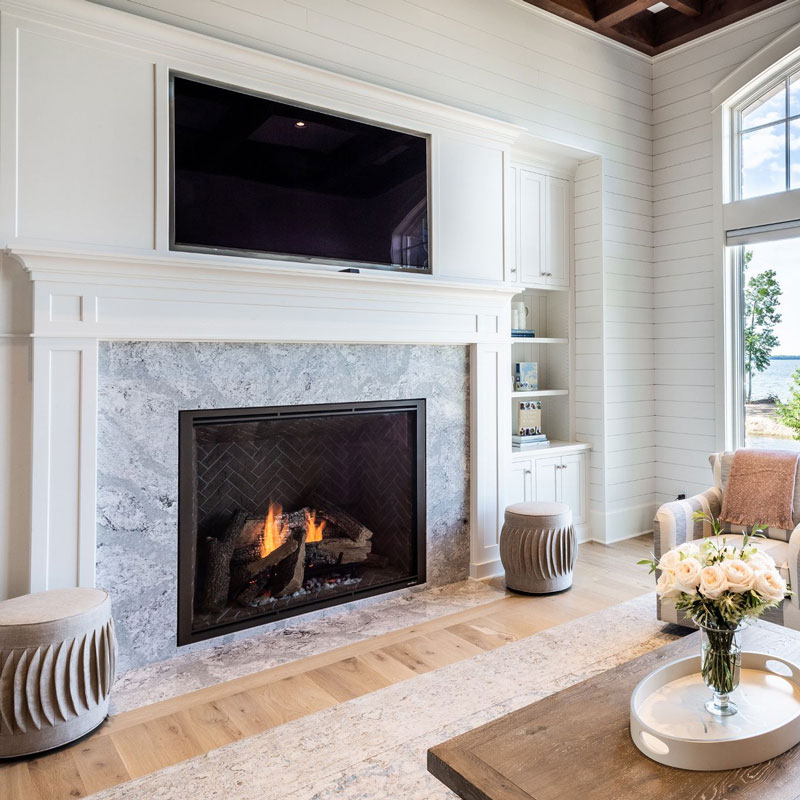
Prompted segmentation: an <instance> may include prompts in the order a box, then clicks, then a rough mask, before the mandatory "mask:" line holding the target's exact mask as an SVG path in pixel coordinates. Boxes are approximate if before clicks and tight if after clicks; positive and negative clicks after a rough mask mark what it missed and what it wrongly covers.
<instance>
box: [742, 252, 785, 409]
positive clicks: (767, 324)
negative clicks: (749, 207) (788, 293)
mask: <svg viewBox="0 0 800 800" xmlns="http://www.w3.org/2000/svg"><path fill="white" fill-rule="evenodd" d="M752 258H753V252H752V250H748V251H746V252H745V254H744V265H745V274H746V270H747V267H748V266H749V264H750V261H751V260H752ZM782 294H783V290H782V289H781V287H780V284H779V283H778V280H777V275H776V272H775V270H774V269H767V270H764V272H760V273H759V274H758V275H753V276H752V277H751V278H750V279H749V280H748V281H747V285H746V287H745V290H744V325H745V327H744V369H745V373H746V374H747V402H750V398H751V396H752V393H753V373H754V372H763V371H764V370H765V369H766V368H767V367H768V366H769V362H770V356H771V355H772V351H773V349H774V348H776V347H777V346H778V345H779V344H780V340H779V339H778V337H777V336H776V335H775V326H776V325H777V324H778V323H779V322H780V321H781V315H780V313H779V311H778V306H779V305H780V298H781V295H782Z"/></svg>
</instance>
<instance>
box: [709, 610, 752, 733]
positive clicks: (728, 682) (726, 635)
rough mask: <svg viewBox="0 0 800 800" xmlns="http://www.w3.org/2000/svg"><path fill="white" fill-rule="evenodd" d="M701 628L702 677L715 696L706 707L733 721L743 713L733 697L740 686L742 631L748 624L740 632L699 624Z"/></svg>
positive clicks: (737, 628)
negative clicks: (736, 714)
mask: <svg viewBox="0 0 800 800" xmlns="http://www.w3.org/2000/svg"><path fill="white" fill-rule="evenodd" d="M697 625H698V627H699V628H700V642H701V652H700V656H701V661H702V675H703V681H704V682H705V684H706V686H708V688H709V689H711V692H712V696H711V699H710V700H708V701H707V702H706V704H705V707H706V710H707V711H709V712H710V713H712V714H716V715H717V716H719V717H729V716H731V715H732V714H735V713H736V712H737V711H738V710H739V709H738V708H736V704H735V703H734V702H732V701H731V699H730V695H731V693H732V692H733V690H734V689H735V688H736V687H737V686H738V685H739V675H740V673H741V669H742V641H741V639H742V631H744V629H745V627H746V626H745V624H744V623H742V624H740V625H739V626H738V627H736V628H712V627H708V626H706V625H701V624H700V623H697Z"/></svg>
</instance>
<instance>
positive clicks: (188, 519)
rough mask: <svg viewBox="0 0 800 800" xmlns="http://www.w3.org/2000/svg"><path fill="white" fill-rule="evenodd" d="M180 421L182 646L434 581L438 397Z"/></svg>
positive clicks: (216, 413)
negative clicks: (433, 450)
mask: <svg viewBox="0 0 800 800" xmlns="http://www.w3.org/2000/svg"><path fill="white" fill-rule="evenodd" d="M179 424H180V477H179V480H180V487H179V490H180V491H179V506H180V508H179V525H178V539H179V542H178V544H179V547H178V551H179V570H178V575H179V578H178V580H179V586H178V595H179V597H178V644H188V643H190V642H193V641H198V640H201V639H206V638H209V637H211V636H218V635H221V634H223V633H226V632H229V631H233V630H239V629H242V628H245V627H250V626H253V625H262V624H264V623H265V622H269V621H272V620H274V619H277V618H279V617H281V616H287V615H292V614H298V613H302V612H304V611H309V610H311V609H314V608H320V607H323V606H327V605H332V604H336V603H342V602H347V601H349V600H353V599H355V598H356V597H359V596H367V595H372V594H377V593H380V592H386V591H391V590H393V589H397V588H401V587H404V586H410V585H414V584H417V583H422V582H424V580H425V401H424V400H410V401H396V402H395V401H393V402H377V403H348V404H331V405H325V406H289V407H283V408H260V409H252V408H250V409H224V410H199V411H182V412H181V413H180V423H179Z"/></svg>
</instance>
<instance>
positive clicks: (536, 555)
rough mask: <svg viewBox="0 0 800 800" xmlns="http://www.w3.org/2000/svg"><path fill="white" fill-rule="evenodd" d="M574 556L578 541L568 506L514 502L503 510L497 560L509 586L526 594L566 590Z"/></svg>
mask: <svg viewBox="0 0 800 800" xmlns="http://www.w3.org/2000/svg"><path fill="white" fill-rule="evenodd" d="M577 556H578V542H577V540H576V538H575V531H574V530H573V528H572V511H571V510H570V507H569V506H568V505H565V504H564V503H515V504H514V505H511V506H509V507H508V508H507V509H506V517H505V524H504V525H503V530H502V531H501V533H500V561H502V562H503V568H504V569H505V571H506V586H507V587H508V588H509V589H513V590H514V591H516V592H526V593H528V594H547V593H549V592H560V591H562V590H563V589H569V587H570V586H572V568H573V567H574V566H575V559H576V558H577Z"/></svg>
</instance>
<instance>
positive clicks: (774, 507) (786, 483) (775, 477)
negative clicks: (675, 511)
mask: <svg viewBox="0 0 800 800" xmlns="http://www.w3.org/2000/svg"><path fill="white" fill-rule="evenodd" d="M798 457H800V453H792V452H790V451H788V450H737V451H736V452H735V453H734V454H733V463H732V464H731V474H730V477H729V478H728V483H727V486H726V487H725V496H724V498H723V500H722V513H721V514H720V515H719V516H720V519H722V520H724V521H725V522H732V523H733V524H734V525H746V526H748V527H749V526H750V525H755V524H761V525H768V526H769V527H770V528H783V529H784V530H791V529H792V528H794V523H793V521H792V517H793V515H794V508H793V505H794V483H795V476H796V475H797V459H798Z"/></svg>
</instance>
